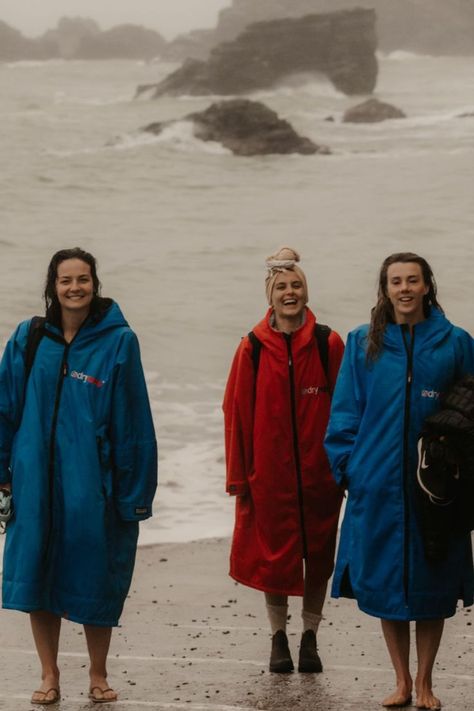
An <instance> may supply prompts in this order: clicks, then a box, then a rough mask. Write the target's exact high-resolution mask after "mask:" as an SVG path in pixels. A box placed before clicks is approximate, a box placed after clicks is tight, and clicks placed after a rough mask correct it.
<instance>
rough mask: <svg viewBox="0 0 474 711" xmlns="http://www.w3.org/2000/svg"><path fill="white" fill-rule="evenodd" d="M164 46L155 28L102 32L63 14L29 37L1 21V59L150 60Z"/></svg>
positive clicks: (127, 27) (126, 27) (94, 25)
mask: <svg viewBox="0 0 474 711" xmlns="http://www.w3.org/2000/svg"><path fill="white" fill-rule="evenodd" d="M165 46H166V41H165V40H164V39H163V37H162V36H161V35H160V34H159V33H158V32H155V31H154V30H148V29H146V28H145V27H141V26H138V25H118V26H116V27H112V29H110V30H106V31H105V32H103V31H102V30H101V29H100V27H99V25H98V24H97V23H96V22H95V21H94V20H90V19H88V18H82V17H63V18H62V19H61V20H59V22H58V25H57V27H56V28H55V29H53V30H48V31H47V32H45V33H44V35H42V36H41V37H38V38H36V39H29V38H27V37H24V36H23V35H22V34H21V33H20V32H18V31H17V30H15V29H14V28H12V27H9V26H8V25H6V24H5V23H4V22H0V60H6V61H16V60H21V59H56V58H60V59H145V60H147V59H152V58H153V57H156V56H157V55H159V54H161V53H162V52H163V50H164V47H165Z"/></svg>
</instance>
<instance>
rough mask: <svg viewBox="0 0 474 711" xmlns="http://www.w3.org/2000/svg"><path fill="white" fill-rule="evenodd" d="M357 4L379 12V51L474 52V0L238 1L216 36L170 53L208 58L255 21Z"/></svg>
mask: <svg viewBox="0 0 474 711" xmlns="http://www.w3.org/2000/svg"><path fill="white" fill-rule="evenodd" d="M355 6H357V7H359V8H371V9H373V10H375V12H376V15H377V35H378V40H379V47H380V49H381V50H382V51H384V52H392V51H393V50H397V49H403V50H407V51H411V52H417V53H422V54H435V55H446V54H454V55H460V56H462V55H473V54H474V2H473V1H472V0H449V1H448V0H356V1H355V0H232V2H229V3H228V6H227V7H225V8H224V9H222V10H221V11H220V13H219V20H218V23H217V27H216V28H215V29H214V30H213V31H211V34H209V32H207V33H206V34H202V35H200V34H199V33H198V32H196V31H194V32H193V37H192V38H191V37H190V38H189V39H188V41H186V37H181V38H180V43H179V44H176V45H173V44H172V43H170V50H171V49H172V50H173V51H174V57H173V59H177V60H180V59H181V60H182V59H184V58H186V57H195V58H197V59H204V58H206V56H208V55H209V51H210V49H211V48H212V47H215V46H216V45H217V44H219V43H220V42H229V41H232V40H234V39H235V38H236V37H237V36H238V35H239V34H240V33H241V32H242V31H243V30H244V29H245V27H246V26H247V25H249V24H251V23H252V22H262V21H267V20H274V19H277V18H282V17H302V16H303V15H308V14H312V13H319V12H335V11H336V10H343V9H349V8H354V7H355ZM212 35H213V36H212ZM180 52H181V54H180Z"/></svg>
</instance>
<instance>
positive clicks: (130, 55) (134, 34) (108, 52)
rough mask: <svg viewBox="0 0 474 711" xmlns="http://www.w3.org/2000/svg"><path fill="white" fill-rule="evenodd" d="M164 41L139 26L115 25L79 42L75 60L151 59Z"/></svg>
mask: <svg viewBox="0 0 474 711" xmlns="http://www.w3.org/2000/svg"><path fill="white" fill-rule="evenodd" d="M165 46H166V41H165V40H164V38H163V37H162V36H161V35H160V34H159V33H158V32H155V31H154V30H148V29H146V28H145V27H141V26H140V25H130V24H128V25H117V26H116V27H112V28H111V29H110V30H106V31H105V32H100V34H94V35H88V36H87V37H84V38H83V39H82V41H81V42H80V44H79V46H78V48H77V50H76V53H75V57H76V58H77V59H147V60H149V59H153V58H154V57H157V56H159V55H160V54H161V53H162V52H163V49H164V47H165Z"/></svg>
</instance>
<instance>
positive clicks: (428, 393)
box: [421, 390, 441, 400]
mask: <svg viewBox="0 0 474 711" xmlns="http://www.w3.org/2000/svg"><path fill="white" fill-rule="evenodd" d="M421 397H427V398H429V399H430V400H439V399H440V397H441V393H440V392H439V391H438V390H422V391H421Z"/></svg>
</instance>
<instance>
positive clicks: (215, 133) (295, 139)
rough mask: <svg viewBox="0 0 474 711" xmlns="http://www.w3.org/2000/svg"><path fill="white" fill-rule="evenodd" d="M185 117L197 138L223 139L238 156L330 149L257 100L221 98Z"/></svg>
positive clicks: (158, 129)
mask: <svg viewBox="0 0 474 711" xmlns="http://www.w3.org/2000/svg"><path fill="white" fill-rule="evenodd" d="M181 121H191V122H192V123H193V132H194V135H195V136H196V138H199V139H200V140H202V141H216V142H218V143H221V144H222V145H223V146H225V147H226V148H228V149H229V150H231V151H232V152H233V153H234V154H235V155H238V156H256V155H267V154H270V153H280V154H286V153H300V154H302V155H312V154H314V153H323V154H328V153H330V150H329V149H328V148H327V147H325V146H318V145H316V144H315V143H313V142H312V141H311V140H310V139H309V138H305V137H303V136H299V135H298V134H297V133H296V131H295V130H294V129H293V127H292V126H291V125H290V124H289V123H288V122H287V121H284V120H283V119H280V118H279V117H278V115H277V114H276V113H275V111H272V110H271V109H269V108H268V107H267V106H265V105H264V104H262V103H260V102H257V101H249V100H247V99H233V100H230V101H220V102H218V103H215V104H211V106H209V108H207V109H206V110H205V111H201V112H196V113H192V114H188V115H187V116H185V117H184V119H181ZM173 123H176V121H165V122H158V123H152V124H149V125H148V126H145V128H143V129H142V130H143V131H147V132H148V133H153V134H157V135H159V134H160V133H162V132H163V130H164V129H165V128H167V127H169V126H170V125H171V124H173Z"/></svg>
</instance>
